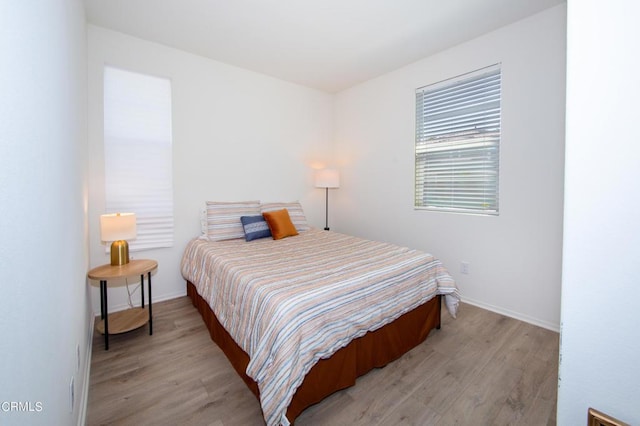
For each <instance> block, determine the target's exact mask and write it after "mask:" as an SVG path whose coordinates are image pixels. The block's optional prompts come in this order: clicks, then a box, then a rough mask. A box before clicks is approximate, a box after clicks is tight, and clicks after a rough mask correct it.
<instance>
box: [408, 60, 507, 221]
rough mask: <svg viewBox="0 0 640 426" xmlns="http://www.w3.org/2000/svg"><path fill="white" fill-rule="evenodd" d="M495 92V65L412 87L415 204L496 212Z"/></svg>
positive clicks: (497, 114) (497, 148) (497, 83)
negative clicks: (414, 89)
mask: <svg viewBox="0 0 640 426" xmlns="http://www.w3.org/2000/svg"><path fill="white" fill-rule="evenodd" d="M500 98H501V70H500V65H494V66H491V67H488V68H484V69H482V70H479V71H476V72H473V73H470V74H466V75H464V76H461V77H459V78H455V79H451V80H447V81H444V82H441V83H436V84H434V85H430V86H425V87H421V88H419V89H417V90H416V145H415V206H416V207H418V208H427V209H434V210H445V211H456V212H467V213H480V214H491V215H497V214H498V198H499V197H498V195H499V191H498V190H499V162H500V117H501V102H500Z"/></svg>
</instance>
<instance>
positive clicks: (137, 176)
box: [104, 67, 173, 251]
mask: <svg viewBox="0 0 640 426" xmlns="http://www.w3.org/2000/svg"><path fill="white" fill-rule="evenodd" d="M171 134H172V129H171V82H170V80H168V79H165V78H159V77H154V76H149V75H144V74H139V73H134V72H130V71H125V70H121V69H117V68H113V67H105V69H104V158H105V195H106V212H107V213H118V212H132V213H135V214H136V218H137V237H136V239H135V240H131V241H129V248H130V250H132V251H135V250H143V249H150V248H158V247H171V246H173V173H172V135H171Z"/></svg>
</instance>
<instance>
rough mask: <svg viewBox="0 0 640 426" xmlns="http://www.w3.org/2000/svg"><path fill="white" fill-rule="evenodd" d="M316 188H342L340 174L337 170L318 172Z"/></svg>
mask: <svg viewBox="0 0 640 426" xmlns="http://www.w3.org/2000/svg"><path fill="white" fill-rule="evenodd" d="M316 188H340V172H339V171H337V170H336V169H323V170H318V171H316Z"/></svg>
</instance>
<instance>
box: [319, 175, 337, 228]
mask: <svg viewBox="0 0 640 426" xmlns="http://www.w3.org/2000/svg"><path fill="white" fill-rule="evenodd" d="M316 188H324V190H325V225H324V230H325V231H328V230H329V188H340V172H338V171H337V170H336V169H323V170H318V171H317V172H316Z"/></svg>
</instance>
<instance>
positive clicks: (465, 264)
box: [460, 261, 469, 275]
mask: <svg viewBox="0 0 640 426" xmlns="http://www.w3.org/2000/svg"><path fill="white" fill-rule="evenodd" d="M460 272H461V273H463V274H464V275H469V262H464V261H463V262H460Z"/></svg>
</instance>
